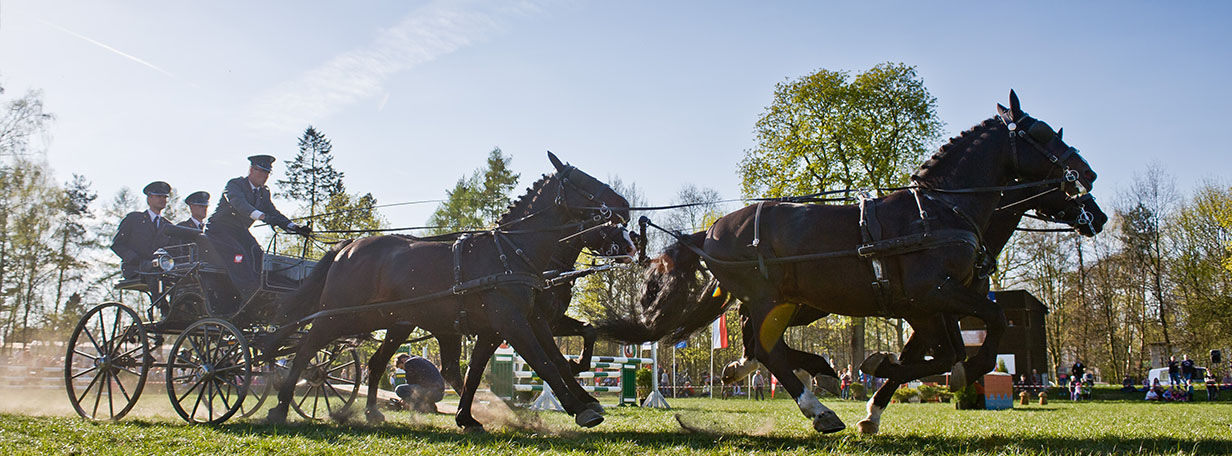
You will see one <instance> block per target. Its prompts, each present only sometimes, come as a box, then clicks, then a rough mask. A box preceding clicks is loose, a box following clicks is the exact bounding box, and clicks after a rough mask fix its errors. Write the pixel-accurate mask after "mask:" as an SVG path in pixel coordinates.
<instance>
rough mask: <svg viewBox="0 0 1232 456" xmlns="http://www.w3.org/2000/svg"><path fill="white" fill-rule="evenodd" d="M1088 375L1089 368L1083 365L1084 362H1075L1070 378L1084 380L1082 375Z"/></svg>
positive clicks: (1071, 368)
mask: <svg viewBox="0 0 1232 456" xmlns="http://www.w3.org/2000/svg"><path fill="white" fill-rule="evenodd" d="M1085 373H1087V366H1086V365H1084V364H1082V360H1076V361H1074V365H1073V366H1070V368H1069V375H1070V377H1073V378H1076V379H1082V374H1085Z"/></svg>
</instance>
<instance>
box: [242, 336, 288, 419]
mask: <svg viewBox="0 0 1232 456" xmlns="http://www.w3.org/2000/svg"><path fill="white" fill-rule="evenodd" d="M252 359H253V360H259V359H260V358H259V357H258V354H257V353H256V352H254V353H253V354H252ZM286 372H287V368H286V366H283V365H280V364H277V363H274V364H269V363H263V362H260V361H255V366H253V369H252V383H251V385H252V387H251V388H249V389H248V396H247V397H245V398H244V401H243V402H241V403H240V417H241V418H248V417H250V416H252V415H253V414H255V413H257V411H258V410H260V409H261V406H262V405H264V404H265V400H266V399H268V398H269V396H270V393H271V392H273V391H277V390H276V389H275V388H277V387H278V385H279V384H280V383H281V381H282V378H283V377H285V376H286Z"/></svg>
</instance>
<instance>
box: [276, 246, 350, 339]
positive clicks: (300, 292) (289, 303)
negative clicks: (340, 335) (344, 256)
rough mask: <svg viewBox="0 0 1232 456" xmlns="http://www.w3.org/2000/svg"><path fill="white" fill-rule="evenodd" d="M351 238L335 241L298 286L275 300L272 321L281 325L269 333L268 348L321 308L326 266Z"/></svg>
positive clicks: (327, 266) (327, 274)
mask: <svg viewBox="0 0 1232 456" xmlns="http://www.w3.org/2000/svg"><path fill="white" fill-rule="evenodd" d="M354 241H355V240H354V239H344V240H342V241H341V242H338V243H337V244H334V246H333V247H332V248H330V249H329V251H328V252H325V255H324V256H322V257H321V259H320V260H317V264H316V266H313V268H312V272H311V273H309V274H308V277H305V278H304V281H303V283H301V284H300V286H299V288H296V289H295V291H292V292H291V293H288V294H286V295H283V297H282V298H281V299H279V300H278V302H277V304H276V305H277V308H278V310H277V311H276V313H275V314H274V319H273V322H274V324H277V325H279V326H280V327H279V328H278V330H277V331H274V333H273V334H272V335H271V336H270V338H269V340H268V347H269V348H274V347H275V346H277V345H278V344H280V343H281V342H282V340H283V339H285V338H286V337H287V336H289V335H291V333H293V332H295V331H297V330H299V327H300V326H301V325H297V324H295V322H296V321H297V320H299V319H300V318H303V317H306V316H308V315H311V314H312V313H313V312H315V311H317V310H318V309H319V308H320V307H321V293H322V292H324V291H325V278H326V277H328V276H329V269H330V267H331V266H333V265H334V260H336V259H337V258H338V252H339V251H341V250H342V249H343V248H345V247H346V246H348V245H351V243H352V242H354Z"/></svg>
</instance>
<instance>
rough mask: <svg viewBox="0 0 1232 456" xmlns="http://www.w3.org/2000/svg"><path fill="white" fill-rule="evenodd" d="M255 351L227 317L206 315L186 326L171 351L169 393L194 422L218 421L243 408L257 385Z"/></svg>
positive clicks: (178, 409) (178, 410)
mask: <svg viewBox="0 0 1232 456" xmlns="http://www.w3.org/2000/svg"><path fill="white" fill-rule="evenodd" d="M252 379H253V375H252V352H251V350H250V349H249V347H248V342H247V341H246V340H245V339H244V335H243V333H241V332H240V330H239V329H238V328H236V327H235V325H232V324H231V323H230V322H228V321H226V320H220V319H217V318H206V319H204V320H199V321H197V322H196V323H193V324H191V325H189V326H188V328H186V329H184V332H182V333H180V336H179V337H177V338H176V339H175V343H174V344H172V345H171V351H170V352H169V353H168V354H167V395H168V396H169V397H170V398H171V406H172V407H173V408H175V411H176V413H179V414H180V417H181V418H183V419H184V421H187V422H189V423H201V424H205V423H208V424H217V423H221V422H223V421H226V420H227V419H228V418H231V416H232V415H234V414H235V413H236V412H238V411H239V410H240V407H241V405H243V403H244V399H245V398H246V396H247V395H248V391H249V389H250V388H251V386H252Z"/></svg>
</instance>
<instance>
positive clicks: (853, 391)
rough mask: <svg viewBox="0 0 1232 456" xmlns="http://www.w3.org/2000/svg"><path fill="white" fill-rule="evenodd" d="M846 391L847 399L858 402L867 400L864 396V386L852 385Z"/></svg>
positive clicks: (860, 384)
mask: <svg viewBox="0 0 1232 456" xmlns="http://www.w3.org/2000/svg"><path fill="white" fill-rule="evenodd" d="M847 391H848V392H849V393H850V394H848V395H847V397H849V398H852V399H855V400H859V401H863V400H867V399H868V396H866V395H864V384H863V383H852V384H851V386H848V387H847Z"/></svg>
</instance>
